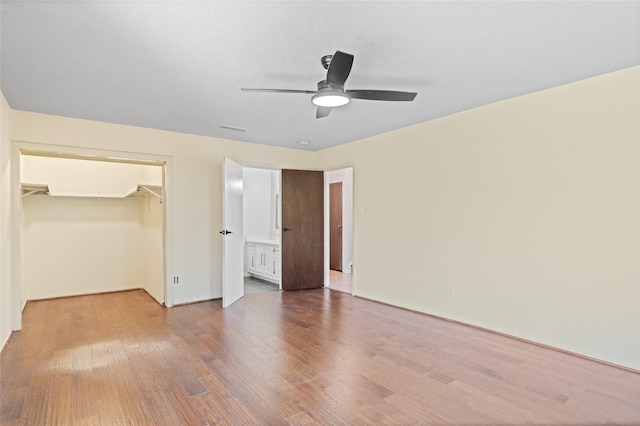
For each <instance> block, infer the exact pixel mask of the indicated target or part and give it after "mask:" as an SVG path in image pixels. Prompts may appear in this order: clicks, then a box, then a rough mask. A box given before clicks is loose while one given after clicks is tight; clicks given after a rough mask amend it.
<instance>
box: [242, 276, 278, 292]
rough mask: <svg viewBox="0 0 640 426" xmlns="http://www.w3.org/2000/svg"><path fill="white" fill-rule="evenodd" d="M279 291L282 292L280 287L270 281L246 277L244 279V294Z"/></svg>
mask: <svg viewBox="0 0 640 426" xmlns="http://www.w3.org/2000/svg"><path fill="white" fill-rule="evenodd" d="M278 290H280V286H279V285H278V284H275V283H272V282H269V281H264V280H261V279H258V278H254V277H245V279H244V294H251V293H262V292H265V291H278Z"/></svg>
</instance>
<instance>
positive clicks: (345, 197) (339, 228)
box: [325, 167, 353, 294]
mask: <svg viewBox="0 0 640 426" xmlns="http://www.w3.org/2000/svg"><path fill="white" fill-rule="evenodd" d="M325 182H326V183H325V191H326V192H325V193H326V194H327V195H328V198H327V204H328V206H327V211H328V213H329V214H328V215H329V218H328V220H327V221H326V224H327V227H328V242H329V249H328V252H329V256H328V257H329V262H328V265H327V269H328V271H327V273H326V275H327V279H326V281H327V286H328V287H329V288H331V289H333V290H338V291H342V292H345V293H349V294H353V283H352V279H351V278H352V272H353V168H352V167H347V168H343V169H338V170H331V171H328V172H326V179H325Z"/></svg>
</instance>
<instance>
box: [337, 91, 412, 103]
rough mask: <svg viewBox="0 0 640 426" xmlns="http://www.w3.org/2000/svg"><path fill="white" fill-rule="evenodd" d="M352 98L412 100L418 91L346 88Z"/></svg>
mask: <svg viewBox="0 0 640 426" xmlns="http://www.w3.org/2000/svg"><path fill="white" fill-rule="evenodd" d="M345 93H348V94H349V96H350V97H351V98H352V99H368V100H371V101H412V100H413V99H414V98H415V97H416V95H417V93H416V92H396V91H394V90H345Z"/></svg>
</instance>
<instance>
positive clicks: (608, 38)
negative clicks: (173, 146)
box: [0, 0, 640, 150]
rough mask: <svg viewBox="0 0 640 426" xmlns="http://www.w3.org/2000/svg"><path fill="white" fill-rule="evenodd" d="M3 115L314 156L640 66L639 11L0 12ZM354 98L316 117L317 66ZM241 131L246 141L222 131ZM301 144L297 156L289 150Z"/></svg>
mask: <svg viewBox="0 0 640 426" xmlns="http://www.w3.org/2000/svg"><path fill="white" fill-rule="evenodd" d="M0 7H1V12H2V20H1V33H0V35H1V37H2V38H1V39H0V43H1V57H0V59H1V65H0V72H1V75H0V78H1V83H2V91H3V93H4V95H5V97H6V98H7V101H8V102H9V104H10V105H11V107H12V108H15V109H20V110H26V111H34V112H42V113H48V114H56V115H63V116H69V117H77V118H85V119H91V120H99V121H105V122H111V123H120V124H130V125H135V126H143V127H150V128H156V129H164V130H172V131H177V132H184V133H193V134H199V135H208V136H215V137H220V138H227V139H236V140H241V141H250V142H255V143H261V144H269V145H278V146H286V147H294V148H301V149H307V150H317V149H322V148H325V147H329V146H334V145H338V144H342V143H346V142H350V141H353V140H358V139H362V138H364V137H367V136H371V135H374V134H378V133H382V132H386V131H389V130H393V129H397V128H400V127H404V126H408V125H411V124H415V123H419V122H423V121H427V120H430V119H433V118H436V117H441V116H445V115H448V114H451V113H455V112H459V111H463V110H466V109H469V108H473V107H477V106H480V105H484V104H487V103H490V102H494V101H498V100H501V99H506V98H510V97H514V96H518V95H522V94H526V93H530V92H534V91H537V90H541V89H545V88H549V87H553V86H557V85H560V84H564V83H568V82H571V81H576V80H580V79H583V78H587V77H591V76H595V75H598V74H603V73H606V72H610V71H614V70H618V69H622V68H626V67H629V66H633V65H638V64H640V2H638V1H626V2H613V1H601V2H598V1H561V2H554V1H538V2H515V1H511V2H507V1H504V2H494V1H472V2H456V1H449V2H435V1H434V2H431V1H429V2H416V1H412V2H404V1H389V2H379V1H355V2H347V1H340V2H327V1H295V2H294V1H276V2H267V1H261V2H257V1H250V2H249V1H229V2H223V1H4V0H3V1H1V2H0ZM335 50H342V51H345V52H348V53H351V54H354V55H355V61H354V65H353V69H352V71H351V75H350V77H349V79H348V80H347V83H346V85H345V88H347V89H385V90H403V91H416V92H418V96H417V97H416V100H415V101H414V102H401V103H398V102H377V101H364V100H353V101H352V102H351V103H350V104H349V105H347V106H345V107H341V108H337V109H334V111H333V112H332V113H331V115H330V116H329V117H327V118H325V119H320V120H317V119H316V118H315V107H314V106H313V105H312V104H311V100H310V98H311V96H310V95H300V94H268V93H244V92H241V91H240V88H241V87H262V88H292V89H307V90H315V88H316V83H317V82H318V81H320V80H322V79H323V78H324V76H325V73H326V71H325V70H324V69H323V68H322V66H321V65H320V57H321V56H323V55H326V54H330V53H333V52H334V51H335ZM222 125H227V126H234V127H240V128H244V129H247V131H246V132H244V133H240V132H236V131H232V130H226V129H221V128H220V126H222ZM302 139H304V140H309V141H311V145H309V146H308V147H304V148H302V147H299V146H298V145H297V143H296V142H297V141H299V140H302Z"/></svg>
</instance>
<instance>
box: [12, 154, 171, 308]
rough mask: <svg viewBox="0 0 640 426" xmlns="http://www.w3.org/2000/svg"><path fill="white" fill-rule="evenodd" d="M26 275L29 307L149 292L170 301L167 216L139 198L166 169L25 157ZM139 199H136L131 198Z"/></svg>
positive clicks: (151, 199) (147, 198)
mask: <svg viewBox="0 0 640 426" xmlns="http://www.w3.org/2000/svg"><path fill="white" fill-rule="evenodd" d="M21 178H22V182H23V183H28V184H46V185H48V187H49V190H50V195H48V196H47V195H29V196H26V197H24V198H23V220H22V226H23V229H22V251H23V255H22V274H23V291H24V293H25V294H24V296H25V297H26V299H27V300H35V299H43V298H51V297H61V296H70V295H78V294H90V293H99V292H109V291H118V290H125V289H133V288H145V290H147V292H148V293H149V294H151V295H152V296H153V297H154V298H156V299H157V300H158V301H159V302H163V301H164V283H163V281H164V280H163V277H164V255H163V234H162V232H163V209H162V204H161V203H160V199H159V198H157V197H155V196H153V195H150V194H149V195H144V194H146V192H144V191H140V192H138V191H136V188H137V186H138V184H146V185H154V186H161V185H162V167H160V166H146V165H138V164H124V163H114V162H101V161H89V160H77V159H64V158H51V157H39V156H31V155H23V156H22V158H21ZM128 194H129V195H130V194H133V195H135V196H136V197H135V198H126V197H125V196H126V195H128Z"/></svg>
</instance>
